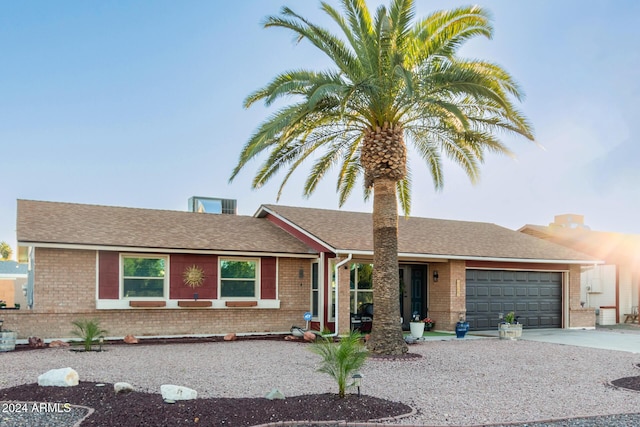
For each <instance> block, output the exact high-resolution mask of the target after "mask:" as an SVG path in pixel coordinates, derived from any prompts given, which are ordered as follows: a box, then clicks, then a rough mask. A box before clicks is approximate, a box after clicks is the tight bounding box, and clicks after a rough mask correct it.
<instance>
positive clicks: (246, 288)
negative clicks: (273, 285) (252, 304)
mask: <svg viewBox="0 0 640 427" xmlns="http://www.w3.org/2000/svg"><path fill="white" fill-rule="evenodd" d="M220 296H221V297H222V298H258V261H257V260H232V259H221V260H220Z"/></svg>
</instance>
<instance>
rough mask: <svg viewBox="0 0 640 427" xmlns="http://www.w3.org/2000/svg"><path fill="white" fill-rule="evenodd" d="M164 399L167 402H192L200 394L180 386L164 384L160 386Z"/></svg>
mask: <svg viewBox="0 0 640 427" xmlns="http://www.w3.org/2000/svg"><path fill="white" fill-rule="evenodd" d="M160 393H162V398H163V399H166V400H192V399H195V398H197V397H198V392H197V391H195V390H193V389H190V388H189V387H183V386H180V385H172V384H163V385H161V386H160Z"/></svg>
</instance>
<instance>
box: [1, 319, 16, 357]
mask: <svg viewBox="0 0 640 427" xmlns="http://www.w3.org/2000/svg"><path fill="white" fill-rule="evenodd" d="M3 323H4V322H3V320H2V319H0V351H12V350H15V348H16V338H17V337H18V334H17V333H16V332H13V331H9V330H6V329H5V330H4V331H3V330H2V324H3Z"/></svg>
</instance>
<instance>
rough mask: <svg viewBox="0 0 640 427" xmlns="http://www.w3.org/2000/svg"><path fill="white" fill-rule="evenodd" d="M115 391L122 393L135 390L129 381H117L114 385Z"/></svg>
mask: <svg viewBox="0 0 640 427" xmlns="http://www.w3.org/2000/svg"><path fill="white" fill-rule="evenodd" d="M113 391H115V392H116V394H120V393H129V392H132V391H133V386H132V385H131V384H129V383H124V382H121V383H115V384H114V385H113Z"/></svg>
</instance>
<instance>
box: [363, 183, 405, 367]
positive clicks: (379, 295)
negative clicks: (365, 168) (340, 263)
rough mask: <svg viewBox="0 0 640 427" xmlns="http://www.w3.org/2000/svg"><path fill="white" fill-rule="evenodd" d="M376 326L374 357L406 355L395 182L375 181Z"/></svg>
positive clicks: (372, 342) (371, 348)
mask: <svg viewBox="0 0 640 427" xmlns="http://www.w3.org/2000/svg"><path fill="white" fill-rule="evenodd" d="M373 247H374V248H375V251H374V255H373V306H374V310H375V311H374V315H373V325H372V328H371V339H370V340H369V341H368V342H367V348H368V349H369V351H371V352H372V353H376V354H385V355H401V354H404V353H406V352H407V350H408V349H407V344H406V342H405V341H404V339H403V337H402V326H401V324H400V299H399V297H400V295H399V280H400V279H399V276H398V202H397V198H396V182H395V180H393V179H380V178H379V179H376V180H375V181H374V185H373Z"/></svg>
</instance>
